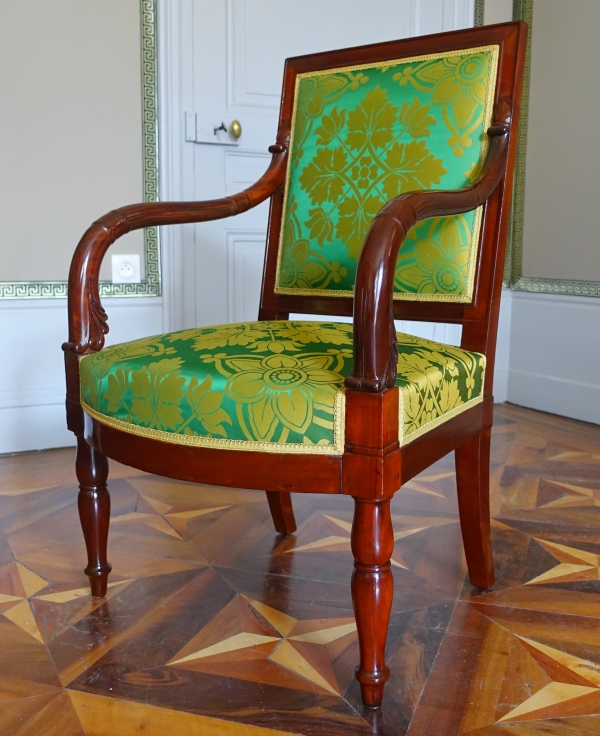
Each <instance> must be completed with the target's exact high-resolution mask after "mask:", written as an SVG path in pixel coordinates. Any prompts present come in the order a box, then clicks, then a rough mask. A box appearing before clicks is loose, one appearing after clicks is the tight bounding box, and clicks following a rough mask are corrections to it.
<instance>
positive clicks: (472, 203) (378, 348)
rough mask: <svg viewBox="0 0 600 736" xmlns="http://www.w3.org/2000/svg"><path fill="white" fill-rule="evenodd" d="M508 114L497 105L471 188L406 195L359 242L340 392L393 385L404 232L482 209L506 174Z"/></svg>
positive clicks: (388, 207) (503, 103) (503, 106)
mask: <svg viewBox="0 0 600 736" xmlns="http://www.w3.org/2000/svg"><path fill="white" fill-rule="evenodd" d="M510 124H511V109H510V106H509V103H508V102H507V101H506V100H500V101H499V102H498V104H497V105H496V108H495V110H494V119H493V123H492V127H490V128H489V129H488V131H487V133H488V135H489V136H490V147H489V151H488V154H487V157H486V159H485V162H484V165H483V167H482V169H481V172H480V175H479V177H478V179H477V181H476V182H475V184H473V185H472V186H470V187H468V188H466V189H461V190H456V191H448V192H444V191H438V192H436V191H422V192H408V193H406V194H401V195H400V196H398V197H395V198H394V199H391V200H390V201H389V202H388V203H387V204H386V205H385V206H384V207H383V208H382V209H381V210H380V211H379V213H378V214H377V216H376V217H375V219H374V220H373V222H372V223H371V227H370V228H369V231H368V233H367V236H366V238H365V243H364V245H363V248H362V251H361V254H360V258H359V261H358V269H357V274H356V286H355V290H354V365H353V370H352V375H351V376H348V377H347V378H346V387H347V388H349V389H356V390H362V391H368V392H373V393H380V392H382V391H384V390H385V389H388V388H393V387H394V386H395V385H396V364H397V361H398V343H397V339H396V330H395V327H394V314H393V290H394V273H395V270H396V261H397V260H398V252H399V250H400V246H401V245H402V243H403V242H404V239H405V238H406V235H407V233H408V231H409V230H410V229H411V227H413V226H414V225H415V223H417V222H418V221H419V220H424V219H426V218H428V217H441V216H445V215H457V214H460V213H462V212H468V211H470V210H474V209H476V208H477V207H479V206H480V205H482V204H483V203H484V202H485V201H486V200H487V199H488V198H489V197H490V196H491V194H492V193H493V191H494V190H495V189H496V187H497V186H498V183H499V182H500V180H501V178H502V176H503V175H504V172H505V169H506V162H507V158H508V134H509V132H510Z"/></svg>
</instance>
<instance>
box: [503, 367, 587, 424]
mask: <svg viewBox="0 0 600 736" xmlns="http://www.w3.org/2000/svg"><path fill="white" fill-rule="evenodd" d="M508 395H509V397H510V399H509V400H510V402H511V403H512V404H518V405H519V406H525V407H527V408H529V409H537V410H538V411H546V412H549V413H550V414H558V415H559V416H563V417H570V418H571V419H579V420H580V421H582V422H591V423H592V424H599V423H600V422H599V417H600V386H591V385H589V384H584V383H576V382H574V381H568V380H564V379H561V378H555V377H553V376H544V375H540V374H535V373H526V372H524V371H514V370H511V371H509V376H508Z"/></svg>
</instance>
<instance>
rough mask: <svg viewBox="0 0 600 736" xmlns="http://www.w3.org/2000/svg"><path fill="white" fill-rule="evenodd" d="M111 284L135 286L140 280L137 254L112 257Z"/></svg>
mask: <svg viewBox="0 0 600 736" xmlns="http://www.w3.org/2000/svg"><path fill="white" fill-rule="evenodd" d="M111 265H112V282H113V284H137V283H139V282H140V281H141V280H142V271H141V267H140V256H139V254H137V253H136V254H131V255H120V254H119V255H112V256H111Z"/></svg>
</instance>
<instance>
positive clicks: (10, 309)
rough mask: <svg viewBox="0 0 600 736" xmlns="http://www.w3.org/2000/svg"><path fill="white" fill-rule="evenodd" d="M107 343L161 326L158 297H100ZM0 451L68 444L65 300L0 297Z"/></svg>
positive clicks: (70, 438) (70, 439)
mask: <svg viewBox="0 0 600 736" xmlns="http://www.w3.org/2000/svg"><path fill="white" fill-rule="evenodd" d="M103 305H104V308H105V309H106V311H107V312H108V319H109V326H110V332H109V334H108V335H107V344H114V343H117V342H123V341H125V340H132V339H134V338H137V337H143V336H145V335H155V334H157V333H160V332H162V331H163V314H162V299H158V298H152V297H148V298H139V299H134V298H132V299H117V298H113V299H105V300H104V301H103ZM0 339H1V341H2V345H3V354H4V359H3V360H2V361H1V362H0V387H1V388H0V454H1V453H6V452H23V451H25V450H43V449H47V448H50V447H66V446H68V445H73V444H74V442H75V440H74V436H73V435H72V434H71V433H70V432H68V431H67V427H66V419H65V408H64V404H65V378H64V364H63V352H62V350H61V345H62V343H63V342H64V341H65V340H66V339H67V304H66V299H30V300H14V301H13V300H5V301H2V302H0Z"/></svg>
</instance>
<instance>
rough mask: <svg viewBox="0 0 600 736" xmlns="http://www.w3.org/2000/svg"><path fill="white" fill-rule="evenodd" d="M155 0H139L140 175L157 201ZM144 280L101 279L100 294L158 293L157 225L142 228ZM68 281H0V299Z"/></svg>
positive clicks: (52, 290)
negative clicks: (134, 281) (130, 281)
mask: <svg viewBox="0 0 600 736" xmlns="http://www.w3.org/2000/svg"><path fill="white" fill-rule="evenodd" d="M156 3H157V0H140V33H141V85H142V110H141V113H142V146H143V149H142V177H143V199H144V202H157V201H158V90H157V67H156V45H157V44H156ZM144 266H145V280H144V281H141V282H139V283H135V284H113V283H112V281H101V282H100V296H101V297H107V296H160V294H161V271H160V238H159V231H158V228H156V227H151V228H147V229H146V230H144ZM66 296H67V281H66V280H65V281H0V299H48V298H66Z"/></svg>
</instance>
